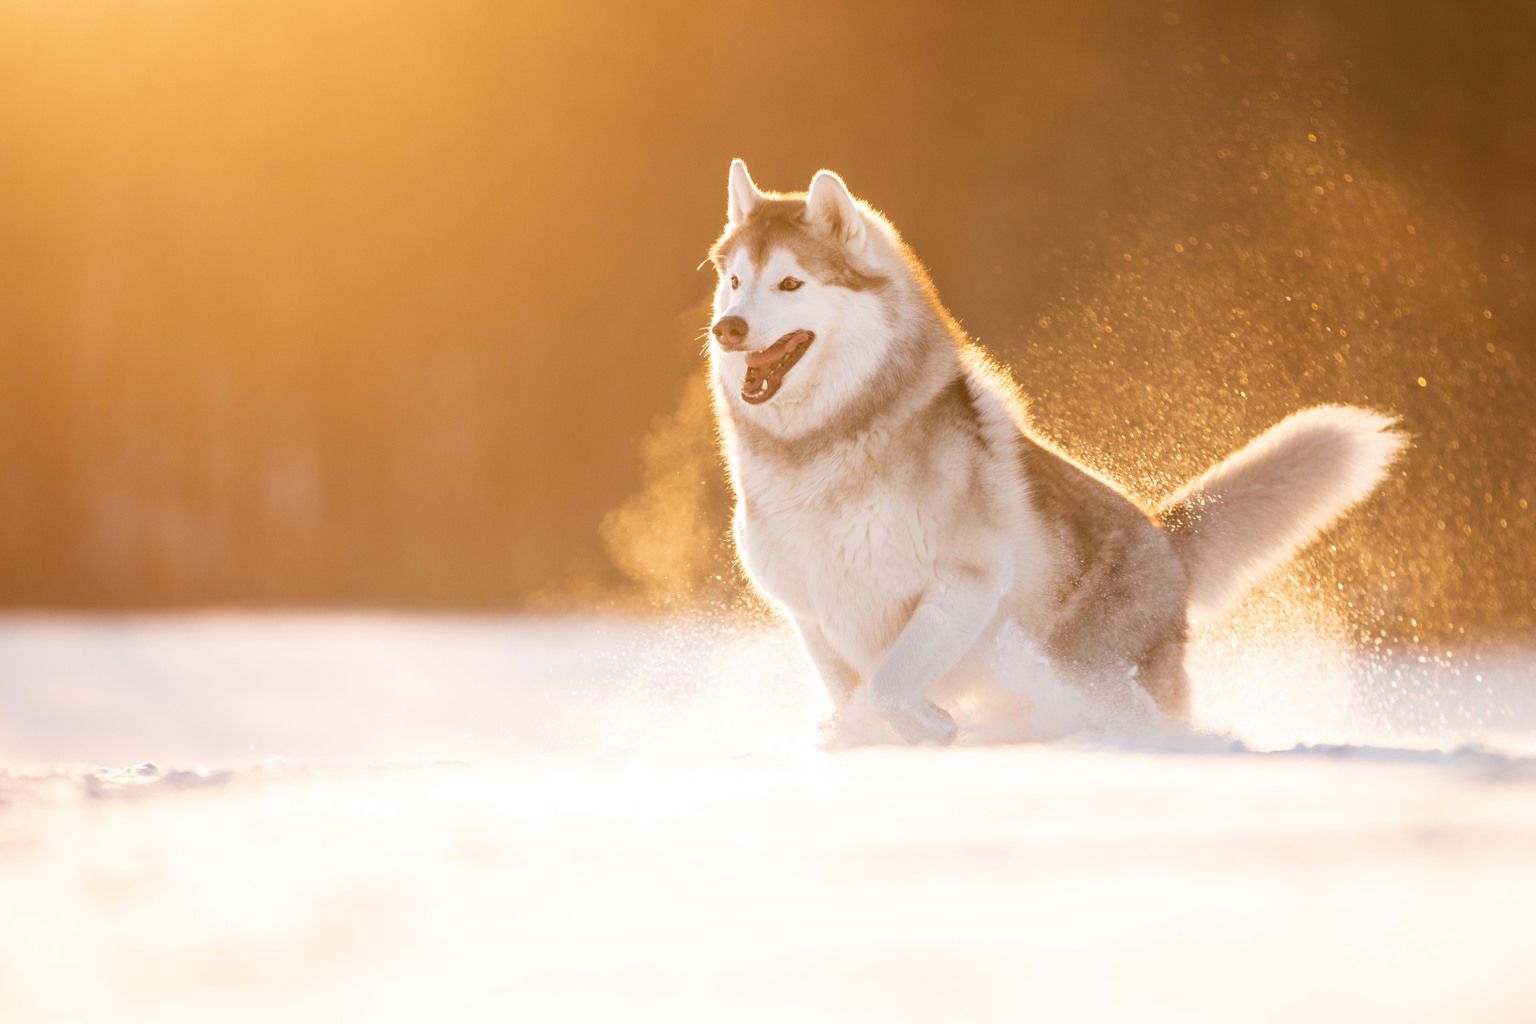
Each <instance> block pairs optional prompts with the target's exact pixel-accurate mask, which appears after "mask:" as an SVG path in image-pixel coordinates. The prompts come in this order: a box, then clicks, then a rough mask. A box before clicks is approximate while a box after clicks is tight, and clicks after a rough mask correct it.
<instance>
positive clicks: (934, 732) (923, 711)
mask: <svg viewBox="0 0 1536 1024" xmlns="http://www.w3.org/2000/svg"><path fill="white" fill-rule="evenodd" d="M883 711H884V716H885V720H886V721H887V722H890V723H891V725H892V726H893V727H894V728H895V729H896V731H897V732H898V733H900V734H901V738H902V739H904V740H906V741H907V742H908V743H936V744H938V745H939V746H941V747H947V746H949V744H951V743H953V742H954V741H955V734H956V733H957V732H958V731H959V729H958V727H957V726H956V725H955V720H954V718H953V717H952V716H951V715H950V713H949V712H948V711H945V710H944V709H943V708H941V707H939V706H938V705H937V704H934V703H933V702H932V701H926V700H922V701H917V702H916V703H912V704H898V705H896V706H894V707H887V708H885V709H883Z"/></svg>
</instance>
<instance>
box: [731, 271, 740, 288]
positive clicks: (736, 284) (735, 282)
mask: <svg viewBox="0 0 1536 1024" xmlns="http://www.w3.org/2000/svg"><path fill="white" fill-rule="evenodd" d="M731 287H732V288H740V287H741V282H740V281H739V280H737V279H736V275H735V274H732V275H731Z"/></svg>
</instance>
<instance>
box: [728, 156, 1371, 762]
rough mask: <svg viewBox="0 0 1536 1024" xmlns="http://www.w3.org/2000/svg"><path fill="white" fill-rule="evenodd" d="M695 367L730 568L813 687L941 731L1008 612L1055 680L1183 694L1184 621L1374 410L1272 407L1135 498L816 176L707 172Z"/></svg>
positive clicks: (1348, 494)
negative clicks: (1068, 443) (713, 202)
mask: <svg viewBox="0 0 1536 1024" xmlns="http://www.w3.org/2000/svg"><path fill="white" fill-rule="evenodd" d="M712 257H713V260H714V263H715V267H716V269H717V271H718V274H719V283H718V287H717V289H716V293H715V303H714V307H715V309H714V311H715V321H714V326H713V331H712V333H713V342H712V344H711V345H710V358H711V361H712V364H713V384H714V390H715V405H716V411H717V414H718V417H719V421H720V425H721V432H722V436H723V439H724V447H725V453H726V459H727V463H728V465H729V468H730V473H731V481H732V484H733V486H734V489H735V494H736V509H735V519H734V530H735V538H736V545H737V550H738V553H739V556H740V559H741V562H742V565H743V566H744V568H745V570H746V572H747V574H748V576H749V577H750V579H751V580H752V582H753V584H754V585H755V586H756V587H757V588H758V589H759V590H761V591H762V593H763V594H765V595H766V596H767V597H768V598H769V599H770V600H771V601H772V602H773V603H774V604H775V605H776V606H777V607H779V608H780V609H782V610H783V612H784V613H785V614H786V615H787V616H788V617H789V618H790V619H791V620H792V621H793V622H794V624H795V626H796V628H797V629H798V631H799V634H800V637H801V639H802V641H803V643H804V646H805V649H806V652H807V653H808V654H809V656H810V658H811V660H812V661H813V662H814V663H815V666H816V669H817V671H818V672H819V673H820V675H821V677H822V679H823V681H824V682H825V684H826V686H827V688H828V691H829V693H830V694H831V696H832V699H833V701H834V703H835V704H836V705H837V706H838V707H843V706H844V705H846V704H847V703H848V702H849V701H850V700H854V699H862V700H867V701H868V702H869V704H870V707H871V708H872V709H873V710H874V712H875V713H876V714H877V715H878V716H880V717H881V718H883V719H884V720H885V721H886V722H888V723H889V724H890V725H891V726H892V727H893V728H894V729H895V730H896V731H897V732H898V733H899V734H900V735H901V736H902V737H904V738H905V739H907V740H908V741H911V742H918V741H935V742H947V741H949V740H950V739H952V738H953V736H954V733H955V725H954V720H953V719H952V717H951V716H950V715H949V714H948V713H947V712H946V711H945V710H944V709H942V708H940V707H938V706H937V705H936V704H934V703H933V702H932V701H931V700H929V693H930V690H931V689H932V688H933V687H934V685H935V684H936V683H938V682H940V681H942V680H944V679H946V678H947V677H950V676H951V675H953V674H955V673H957V672H963V671H967V670H968V666H971V665H973V664H975V663H976V661H977V660H978V658H980V657H981V656H982V655H983V654H984V652H986V651H987V650H989V649H990V647H991V641H992V639H993V637H994V636H995V635H996V633H997V632H998V630H1000V629H1002V628H1004V627H1017V628H1019V629H1022V630H1023V632H1024V633H1025V634H1026V635H1027V636H1029V637H1031V638H1033V639H1034V641H1035V642H1036V644H1037V645H1038V647H1039V648H1040V649H1041V650H1042V651H1044V652H1045V653H1046V654H1047V655H1048V656H1049V657H1050V659H1051V661H1052V662H1053V663H1054V665H1055V667H1056V669H1057V671H1058V674H1059V675H1061V676H1062V677H1065V678H1068V679H1081V680H1085V681H1091V680H1092V679H1094V678H1097V677H1101V676H1103V675H1104V674H1117V675H1121V676H1125V675H1130V676H1134V678H1135V679H1136V680H1137V682H1138V683H1139V684H1140V685H1141V686H1142V687H1143V688H1144V689H1145V690H1146V691H1147V692H1148V693H1149V694H1150V695H1151V696H1152V697H1153V698H1154V699H1155V700H1156V702H1157V704H1158V705H1159V706H1160V707H1161V708H1162V709H1164V710H1165V711H1166V712H1169V713H1171V714H1175V715H1182V714H1183V713H1185V712H1186V711H1187V708H1188V701H1189V686H1188V681H1187V679H1186V676H1185V673H1184V648H1185V641H1186V637H1187V633H1188V628H1189V623H1190V621H1191V617H1192V616H1193V617H1195V618H1196V619H1199V618H1207V617H1211V616H1215V615H1218V614H1220V612H1221V611H1222V609H1223V608H1225V607H1226V606H1227V605H1228V604H1230V602H1231V601H1232V600H1234V599H1235V598H1236V597H1237V596H1238V595H1240V594H1241V593H1242V591H1243V590H1244V589H1245V588H1246V587H1247V586H1248V585H1249V584H1250V583H1252V582H1253V581H1254V580H1256V579H1258V578H1259V577H1261V576H1262V575H1263V574H1264V573H1266V572H1268V571H1270V570H1272V569H1273V568H1275V567H1276V566H1278V565H1280V564H1281V563H1282V562H1283V561H1284V560H1285V559H1286V558H1287V557H1289V555H1290V554H1291V553H1292V552H1294V551H1295V550H1296V549H1297V548H1298V547H1300V546H1301V545H1302V544H1305V543H1306V542H1307V541H1308V540H1310V539H1311V538H1312V537H1313V536H1314V535H1316V534H1317V532H1318V531H1320V530H1321V529H1323V528H1324V527H1325V526H1327V525H1328V524H1329V523H1330V522H1332V521H1333V520H1334V519H1335V518H1336V517H1337V516H1338V515H1339V514H1340V513H1342V512H1343V511H1344V510H1345V509H1347V508H1348V507H1349V506H1351V505H1352V504H1354V503H1356V502H1357V501H1359V500H1360V499H1362V498H1363V497H1365V496H1366V495H1367V494H1368V493H1369V492H1370V491H1371V489H1372V488H1373V487H1374V486H1375V485H1376V483H1377V482H1378V481H1379V480H1380V479H1381V477H1382V475H1383V474H1384V473H1385V471H1386V469H1387V467H1388V465H1389V464H1390V463H1391V461H1392V459H1393V458H1394V457H1395V456H1396V454H1397V452H1398V450H1399V449H1400V448H1401V446H1402V438H1401V436H1400V435H1398V434H1397V433H1395V432H1394V431H1393V429H1392V427H1393V421H1392V420H1391V419H1390V418H1388V417H1385V416H1382V415H1379V414H1377V413H1374V412H1370V411H1367V410H1362V409H1355V408H1346V407H1332V406H1331V407H1322V408H1316V409H1311V410H1307V411H1305V412H1301V413H1297V414H1296V415H1293V416H1291V417H1290V418H1288V419H1286V420H1285V421H1283V422H1282V423H1280V424H1278V425H1277V426H1275V427H1274V428H1272V429H1271V430H1269V431H1268V432H1266V433H1265V434H1263V435H1262V436H1260V437H1259V438H1258V439H1256V440H1255V441H1253V442H1252V443H1250V444H1249V445H1248V446H1247V447H1246V448H1244V449H1243V450H1242V451H1240V452H1238V453H1237V454H1236V455H1234V456H1232V457H1231V458H1229V459H1228V460H1226V461H1225V462H1223V463H1221V464H1220V465H1218V466H1216V467H1215V468H1213V469H1212V470H1210V471H1209V472H1207V473H1206V474H1205V475H1203V476H1201V477H1200V478H1199V479H1197V480H1195V481H1193V482H1192V483H1190V484H1189V485H1188V486H1186V487H1184V488H1183V489H1181V490H1180V491H1179V492H1178V493H1177V494H1175V495H1173V496H1172V497H1171V498H1170V499H1169V500H1168V502H1167V503H1165V504H1164V505H1163V506H1162V507H1161V508H1159V509H1156V510H1153V511H1151V512H1148V511H1145V510H1143V509H1141V508H1139V507H1138V506H1137V505H1136V504H1135V503H1134V502H1132V501H1131V500H1130V499H1128V498H1127V497H1126V496H1125V495H1124V494H1122V493H1121V492H1120V491H1119V490H1118V489H1117V488H1115V487H1114V486H1113V485H1111V484H1110V483H1108V482H1107V481H1105V480H1103V479H1101V478H1100V477H1098V476H1096V475H1095V474H1093V473H1092V472H1090V471H1088V470H1086V469H1084V468H1083V467H1081V466H1079V465H1077V464H1076V463H1074V462H1073V461H1071V460H1070V459H1068V458H1066V457H1065V456H1064V455H1062V454H1061V453H1059V452H1057V451H1055V450H1053V449H1052V448H1051V447H1049V446H1048V445H1046V444H1044V443H1043V442H1041V441H1040V440H1038V439H1037V438H1036V437H1034V436H1033V435H1032V434H1031V432H1030V430H1029V428H1028V425H1027V423H1026V421H1025V418H1024V413H1023V405H1022V402H1021V401H1020V400H1019V397H1018V396H1017V394H1016V393H1015V392H1014V389H1013V387H1012V385H1011V384H1010V383H1009V382H1008V378H1007V376H1006V375H1005V374H1003V373H1001V372H1000V371H998V370H997V369H996V368H995V367H993V366H992V365H991V364H990V363H989V362H988V361H987V359H986V357H985V356H984V355H983V354H982V353H981V352H980V350H979V349H977V348H976V347H975V346H973V345H971V344H970V343H969V342H968V341H967V339H966V338H965V337H964V335H963V333H962V332H961V331H960V329H959V328H958V326H957V325H956V324H955V322H954V320H953V318H952V317H951V316H950V315H949V313H948V312H947V311H946V310H945V308H944V306H943V305H942V304H941V303H940V301H939V299H938V296H937V294H936V293H935V291H934V288H933V285H932V282H931V281H930V279H929V277H928V274H927V271H926V270H925V269H924V268H923V266H922V264H921V263H920V262H919V261H918V260H917V258H916V257H915V256H914V255H913V253H912V252H911V251H910V250H909V249H908V247H907V246H906V245H905V244H904V243H903V242H902V240H901V238H900V236H899V235H898V234H897V232H896V230H895V228H894V227H893V226H892V225H891V224H890V223H889V221H887V220H886V219H885V218H884V217H883V216H881V215H880V214H879V213H878V212H877V211H875V210H874V209H872V208H871V207H870V206H869V205H868V204H866V203H864V202H862V201H860V200H857V199H855V198H854V197H853V196H852V195H851V194H850V193H849V191H848V189H847V187H846V186H845V185H844V184H843V182H842V180H841V179H840V178H839V177H838V176H837V175H835V174H833V173H831V172H829V171H822V172H820V173H818V174H817V175H816V177H815V178H814V179H813V180H812V182H811V186H810V188H809V190H808V191H806V192H804V193H796V194H770V193H764V192H763V191H762V190H760V189H759V188H758V187H757V186H756V184H754V183H753V181H752V178H751V176H750V175H749V173H748V171H747V168H746V165H745V164H743V163H742V162H741V161H739V160H738V161H736V162H734V163H733V164H732V166H731V172H730V179H729V187H728V202H727V223H726V227H725V231H724V233H723V234H722V235H721V237H720V239H719V241H718V242H717V243H716V244H715V247H714V249H713V250H712Z"/></svg>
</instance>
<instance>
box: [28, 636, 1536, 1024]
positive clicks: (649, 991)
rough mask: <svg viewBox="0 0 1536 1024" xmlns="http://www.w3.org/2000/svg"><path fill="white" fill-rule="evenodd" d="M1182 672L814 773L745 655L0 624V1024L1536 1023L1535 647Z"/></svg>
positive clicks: (816, 706)
mask: <svg viewBox="0 0 1536 1024" xmlns="http://www.w3.org/2000/svg"><path fill="white" fill-rule="evenodd" d="M1271 639H1273V638H1271ZM1421 658H1422V660H1421ZM1196 667H1197V683H1198V689H1197V711H1198V714H1199V717H1200V719H1201V723H1202V725H1203V726H1205V728H1206V730H1207V732H1206V733H1204V734H1201V735H1170V734H1168V733H1166V732H1156V731H1149V730H1147V729H1145V728H1140V727H1133V726H1132V725H1130V724H1127V721H1125V720H1121V719H1117V718H1115V717H1114V716H1113V715H1104V714H1100V713H1098V712H1096V711H1095V709H1093V708H1087V707H1084V706H1082V704H1081V702H1080V701H1078V700H1077V699H1076V697H1075V695H1072V694H1068V693H1063V692H1060V691H1058V690H1056V689H1054V688H1051V687H1050V686H1049V685H1046V684H1042V685H1041V686H1040V687H1039V688H1036V689H1033V690H1031V689H1030V688H1029V687H1028V686H1026V687H1024V689H1025V690H1026V693H1025V696H1024V699H1027V701H1028V703H1029V704H1030V705H1031V708H1032V710H1031V712H1030V714H1029V715H1028V716H1027V717H1028V718H1029V721H1027V722H1026V721H1020V722H1012V723H1008V724H1007V726H1006V727H1003V728H999V727H998V725H997V723H996V722H992V723H991V726H992V727H991V729H990V731H988V730H987V729H984V728H982V727H981V725H980V724H975V723H973V724H972V728H970V729H969V730H968V733H967V735H969V736H970V738H971V739H972V740H973V745H971V746H966V747H959V748H954V749H949V750H942V751H940V750H906V749H897V748H887V747H879V748H871V749H862V750H852V751H839V752H824V751H822V750H821V749H820V748H819V747H818V739H817V737H818V733H817V723H818V721H819V719H820V718H821V717H822V716H823V714H824V713H825V710H826V709H825V707H824V706H823V704H822V702H821V698H820V696H819V694H817V693H816V691H815V690H814V688H813V686H812V684H811V682H810V679H809V675H808V672H807V670H806V669H805V668H804V667H803V665H802V662H801V660H800V658H799V656H798V654H797V652H796V651H795V649H794V646H793V644H792V642H791V641H789V640H788V639H787V638H786V637H784V636H783V635H782V634H779V633H775V632H772V631H766V630H762V629H756V628H751V627H748V626H745V625H740V624H737V625H731V624H721V623H714V624H678V623H670V624H667V623H656V622H619V621H609V622H605V621H575V620H534V619H522V620H498V619H482V620H452V619H420V618H398V617H381V616H376V617H358V616H351V617H336V616H280V617H260V618H252V617H239V616H217V615H210V616H195V617H185V618H163V619H154V618H150V619H106V620H103V619H57V618H13V619H8V620H0V1020H3V1021H6V1022H9V1021H21V1022H29V1021H44V1020H46V1021H52V1020H61V1021H62V1020H70V1021H74V1020H79V1021H136V1020H146V1021H148V1020H154V1021H193V1020H196V1021H199V1022H203V1021H207V1020H223V1021H247V1020H249V1021H278V1020H281V1021H308V1020H314V1021H337V1020H355V1019H365V1018H367V1019H379V1020H444V1021H459V1020H497V1021H504V1020H539V1021H546V1020H555V1021H562V1020H586V1019H595V1020H606V1019H617V1018H621V1017H622V1018H623V1019H637V1018H638V1019H667V1020H699V1021H710V1022H717V1021H733V1022H734V1021H803V1020H829V1021H858V1020H882V1021H908V1020H911V1021H919V1020H921V1021H994V1020H996V1021H1004V1020H1007V1021H1037V1020H1038V1021H1095V1020H1107V1019H1118V1020H1134V1021H1161V1020H1166V1021H1190V1020H1223V1021H1225V1020H1243V1019H1248V1020H1281V1019H1285V1020H1295V1019H1308V1020H1362V1021H1367V1020H1369V1021H1374V1020H1394V1021H1447V1020H1465V1021H1530V1020H1532V1019H1536V927H1533V925H1532V923H1531V922H1532V920H1533V919H1536V656H1532V655H1531V654H1529V653H1523V652H1520V651H1504V652H1493V651H1484V652H1478V653H1472V652H1447V651H1437V652H1433V654H1431V653H1428V652H1417V651H1416V652H1412V653H1409V654H1403V653H1399V654H1395V655H1387V656H1380V657H1376V658H1372V659H1362V658H1359V657H1354V656H1350V655H1348V654H1347V653H1346V652H1345V651H1344V650H1343V649H1341V648H1340V647H1339V646H1338V645H1337V644H1333V643H1329V642H1325V641H1323V640H1320V639H1318V638H1316V637H1313V638H1311V639H1309V640H1307V641H1306V642H1300V641H1297V642H1281V643H1265V642H1255V641H1254V639H1253V637H1252V636H1248V637H1247V638H1246V639H1243V640H1242V641H1239V640H1238V639H1237V638H1236V637H1235V635H1228V636H1217V637H1212V638H1209V639H1208V640H1207V641H1206V642H1205V643H1204V644H1203V645H1202V649H1201V651H1200V654H1199V656H1198V658H1197V659H1196ZM983 738H992V739H997V738H1005V739H1012V740H1029V741H1030V742H1013V743H1007V744H992V745H980V744H979V743H977V742H976V741H979V740H980V739H983ZM145 762H153V763H145Z"/></svg>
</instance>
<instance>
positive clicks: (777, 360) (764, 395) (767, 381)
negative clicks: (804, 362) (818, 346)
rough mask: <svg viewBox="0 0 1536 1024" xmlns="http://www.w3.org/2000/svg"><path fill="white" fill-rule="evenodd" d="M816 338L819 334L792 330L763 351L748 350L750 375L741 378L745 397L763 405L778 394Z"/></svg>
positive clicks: (742, 391) (753, 403)
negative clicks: (787, 376)
mask: <svg viewBox="0 0 1536 1024" xmlns="http://www.w3.org/2000/svg"><path fill="white" fill-rule="evenodd" d="M815 340H816V335H814V334H812V333H811V332H810V331H793V332H791V333H789V334H786V335H784V337H782V338H780V339H779V340H778V341H776V342H774V343H773V344H772V345H770V346H768V347H767V348H765V349H763V350H762V351H761V352H748V353H747V376H746V378H745V379H743V380H742V382H741V397H742V400H743V401H745V402H747V403H749V404H751V405H761V404H763V403H764V402H766V401H768V399H770V398H772V397H773V396H774V395H776V394H778V393H779V388H780V387H782V386H783V384H784V375H785V374H786V373H788V372H789V371H790V369H791V368H792V367H793V366H794V365H795V364H796V363H798V362H799V361H800V357H801V356H803V355H805V350H806V349H808V348H810V347H811V342H813V341H815Z"/></svg>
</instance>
